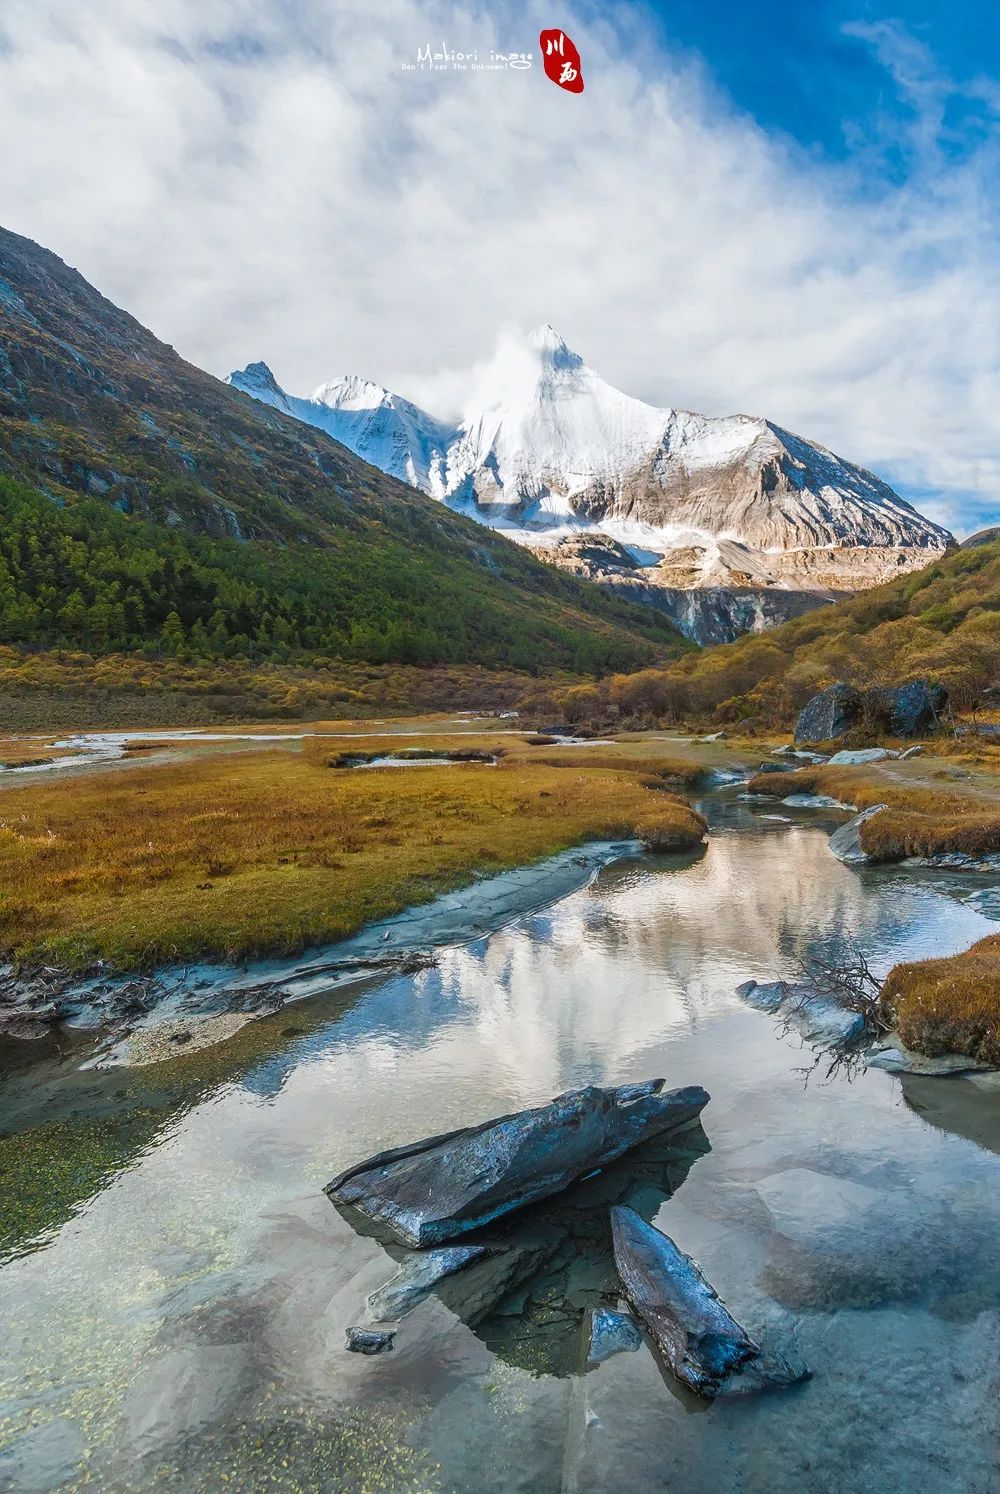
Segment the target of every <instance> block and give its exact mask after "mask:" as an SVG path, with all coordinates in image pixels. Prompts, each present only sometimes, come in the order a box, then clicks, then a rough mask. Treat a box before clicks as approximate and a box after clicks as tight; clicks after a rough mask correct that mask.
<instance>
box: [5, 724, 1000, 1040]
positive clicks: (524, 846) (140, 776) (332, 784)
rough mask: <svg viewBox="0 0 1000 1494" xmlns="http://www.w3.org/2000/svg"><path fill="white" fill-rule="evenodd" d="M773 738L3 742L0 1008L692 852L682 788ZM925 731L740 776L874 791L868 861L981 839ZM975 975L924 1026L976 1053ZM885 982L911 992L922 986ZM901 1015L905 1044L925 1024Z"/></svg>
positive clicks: (280, 949)
mask: <svg viewBox="0 0 1000 1494" xmlns="http://www.w3.org/2000/svg"><path fill="white" fill-rule="evenodd" d="M774 745H776V744H775V743H770V744H769V743H767V742H761V741H760V740H755V741H740V740H709V741H702V740H699V739H697V738H690V737H677V736H668V735H666V734H664V733H655V732H644V733H631V734H620V735H617V736H616V737H615V738H614V739H611V740H607V741H601V740H592V741H573V740H572V739H569V738H563V737H553V736H551V735H533V734H532V733H530V732H527V731H525V730H523V729H521V728H519V727H518V726H517V724H516V723H515V722H514V721H511V720H506V719H499V720H498V719H497V718H475V717H471V716H469V717H460V718H455V717H445V716H441V715H438V716H425V717H414V718H409V719H397V720H374V721H373V720H369V721H348V722H329V721H327V722H314V723H309V724H308V725H307V726H291V725H286V726H282V725H276V724H275V723H273V722H265V723H261V724H258V726H256V727H247V728H236V727H231V728H228V729H222V730H219V729H218V728H217V727H216V728H214V729H211V730H205V731H204V732H202V733H197V732H194V731H187V732H185V733H171V732H170V731H169V730H168V729H166V728H164V730H163V732H162V733H158V732H155V731H153V730H149V731H147V732H146V733H143V734H140V735H138V736H135V737H132V738H129V737H127V736H121V735H119V736H118V737H115V736H114V735H112V734H107V735H99V734H93V736H91V737H90V738H86V737H84V738H64V737H62V738H60V737H50V738H44V737H32V738H25V737H23V736H20V737H12V738H8V739H7V740H3V741H0V762H2V763H4V764H6V765H7V766H6V768H5V770H4V771H2V772H0V872H2V884H3V886H4V888H5V889H6V895H5V897H4V898H3V900H2V902H0V957H2V958H4V959H5V960H7V961H8V962H9V963H10V965H11V967H12V971H13V972H15V973H14V974H13V975H12V978H11V980H10V981H9V983H8V991H7V996H6V1000H7V1001H8V1003H9V1002H11V1001H12V1000H13V1001H14V1002H15V1003H20V1002H23V1000H24V998H23V994H21V993H22V992H23V984H24V982H25V981H28V982H29V983H30V982H32V981H34V982H36V983H37V982H41V985H40V986H38V985H37V984H36V997H35V1000H36V1004H40V1005H41V1006H42V1007H43V1009H45V1010H47V1011H48V1012H49V1014H50V1019H51V1014H52V1010H53V1008H52V1002H51V1000H49V1001H48V1002H47V1004H46V997H47V996H51V997H54V998H55V1000H56V1001H58V990H59V982H60V981H62V980H65V979H67V978H69V977H81V976H86V975H93V974H94V973H95V972H96V973H99V974H100V975H101V976H102V977H103V976H105V975H110V974H112V973H114V972H129V971H132V972H136V974H137V975H139V976H142V975H146V974H148V973H150V972H153V971H157V970H160V969H162V968H163V967H168V966H169V967H178V966H184V965H187V964H192V963H195V962H200V961H226V962H229V963H230V964H232V963H233V962H237V963H238V962H240V961H245V960H249V959H253V958H255V957H260V956H262V955H286V954H298V953H299V952H301V951H303V950H306V949H310V948H316V947H319V946H326V945H330V944H333V943H335V942H336V941H339V940H345V939H347V938H349V937H350V936H351V935H353V934H355V933H357V931H358V930H360V929H362V928H364V927H366V926H368V925H371V924H372V923H374V922H377V921H378V920H382V919H385V918H387V917H390V916H391V915H393V914H396V913H399V912H400V911H401V910H404V909H407V908H411V907H416V906H419V905H421V904H426V903H429V902H430V901H432V900H433V899H434V898H437V897H439V896H440V895H441V894H444V893H448V892H450V891H452V890H454V889H457V888H460V887H463V886H468V885H469V884H470V883H472V882H475V881H477V880H478V879H479V878H482V877H488V876H492V875H496V874H497V873H500V872H504V871H507V870H510V869H512V868H516V867H524V866H530V865H532V864H534V863H539V862H542V861H544V860H545V859H546V858H548V857H551V856H553V855H555V854H556V853H558V852H561V851H565V850H567V849H569V848H571V847H574V846H580V845H583V844H585V843H587V842H593V841H608V840H637V841H640V842H642V843H644V844H645V845H646V846H647V847H648V848H650V849H654V850H658V851H682V850H688V849H692V848H695V847H697V846H698V845H699V844H700V843H701V841H702V839H703V836H704V832H705V824H704V821H703V820H702V818H701V816H700V815H699V814H698V813H697V812H696V811H695V810H694V809H693V808H692V807H691V806H690V804H689V803H688V802H687V797H685V796H690V795H692V794H693V793H695V792H696V791H702V790H704V789H706V788H707V787H709V786H711V784H712V782H713V777H714V781H715V782H718V781H719V776H720V775H721V777H722V778H723V779H724V778H725V777H726V776H727V775H728V776H729V777H730V778H731V779H733V778H737V777H739V776H741V775H742V776H743V777H748V776H749V775H751V774H752V772H753V770H754V769H755V768H757V767H759V766H760V763H761V760H762V758H764V757H765V756H767V755H768V752H769V749H770V748H771V747H773V746H774ZM932 747H933V744H930V743H928V744H927V747H926V750H925V752H924V754H923V755H921V756H919V757H916V758H913V759H911V760H909V761H907V762H899V761H898V760H893V761H891V762H886V763H880V764H875V765H871V764H869V765H865V766H861V767H844V768H833V767H825V766H820V767H805V768H801V769H799V770H798V771H792V772H781V773H778V772H769V773H764V774H758V775H757V777H755V778H754V777H751V778H750V784H749V788H750V790H751V791H757V792H758V793H761V792H763V793H766V794H767V795H769V796H771V797H772V798H774V799H777V800H780V799H781V798H783V797H785V796H787V795H790V794H801V793H803V792H805V793H810V792H812V793H822V794H825V795H828V796H829V797H830V798H832V799H836V800H839V801H840V802H842V803H845V804H850V805H856V806H857V807H858V808H859V809H860V808H864V807H866V806H870V805H873V804H876V803H885V804H888V805H889V809H888V810H887V811H886V812H885V813H884V814H883V815H881V816H879V817H878V818H877V820H874V821H870V822H869V824H868V825H866V826H865V827H864V830H863V835H865V836H867V837H868V840H869V841H870V848H871V850H872V852H873V857H874V859H881V860H889V861H892V860H899V859H900V858H901V857H902V856H904V855H915V854H922V855H930V854H938V853H940V852H942V851H945V852H947V851H949V850H968V849H972V850H975V851H978V852H993V851H997V850H1000V810H998V805H1000V776H998V773H997V768H996V764H995V763H994V762H993V761H992V760H991V758H992V756H993V755H995V750H996V749H994V748H992V747H984V748H983V749H982V750H981V751H980V750H979V749H975V750H973V749H962V751H961V755H960V756H959V757H956V756H954V755H952V756H948V755H936V754H935V755H932ZM955 750H956V749H955V746H954V744H947V743H945V744H941V745H940V746H939V747H938V748H937V752H940V753H944V754H948V753H954V752H955ZM428 757H429V758H430V760H429V761H428V760H427V759H428ZM387 759H388V761H387ZM772 761H773V760H772ZM866 848H867V847H866ZM990 953H991V954H992V952H990ZM987 967H988V968H989V969H990V970H991V969H992V968H993V963H992V959H991V960H986V961H984V960H983V958H982V957H979V958H978V959H977V960H976V961H974V962H972V963H971V964H969V965H968V966H967V967H965V968H966V970H967V971H970V972H971V975H970V976H968V977H963V979H962V980H961V981H959V982H957V983H956V981H955V979H954V978H953V973H952V971H951V970H950V969H949V970H948V971H946V972H944V975H943V976H942V978H941V979H936V985H935V990H938V989H939V988H940V990H941V991H942V992H944V994H943V995H942V996H941V997H940V1002H942V1003H943V1004H944V1005H943V1009H942V1016H941V1021H940V1022H938V1024H937V1027H938V1037H940V1032H941V1031H942V1030H944V1031H947V1032H949V1033H950V1034H951V1039H950V1044H951V1046H953V1047H955V1048H956V1049H959V1050H960V1051H968V1052H971V1051H973V1050H972V1049H971V1048H970V1047H969V1046H968V1042H971V1041H972V1039H971V1038H965V1039H963V1036H962V1032H961V1030H960V1028H961V1023H962V1022H963V1020H965V1019H966V1016H971V1015H974V1017H975V1020H976V1022H977V1023H979V1028H977V1031H979V1030H980V1029H981V1028H982V1024H983V1021H984V1010H986V1009H987V1008H988V1010H986V1017H985V1020H986V1023H987V1026H988V1028H989V1032H990V1033H991V1034H995V1035H1000V1002H998V1001H997V999H996V994H995V987H990V990H991V991H992V993H993V994H992V995H991V994H989V992H987V993H986V994H985V995H984V994H983V990H981V989H980V987H981V986H982V972H983V971H984V970H986V969H987ZM972 976H974V977H975V982H976V986H975V990H974V991H973V990H972V989H971V988H970V979H971V978H972ZM935 978H936V977H935ZM46 982H48V983H49V984H48V985H46ZM895 986H896V988H897V989H898V990H899V991H902V990H904V989H905V990H906V991H917V992H918V994H917V995H916V996H914V997H913V998H912V999H913V1000H914V1001H923V1000H925V998H926V982H925V981H914V980H899V979H897V980H896V982H895ZM948 990H954V992H955V998H954V1002H953V1003H952V1004H951V1005H949V999H950V998H949V997H948V995H947V992H948ZM12 993H13V994H12ZM39 993H40V994H39ZM0 999H3V998H2V996H0ZM935 999H938V998H935ZM963 1014H965V1015H963ZM0 1015H2V1013H0ZM953 1019H954V1020H953ZM244 1020H245V1019H244ZM956 1024H957V1027H956ZM15 1026H16V1024H15ZM15 1026H11V1025H10V1024H8V1026H7V1030H8V1031H14V1030H15ZM908 1030H909V1031H910V1033H911V1035H912V1036H913V1037H914V1039H915V1041H914V1043H913V1046H918V1045H919V1041H920V1033H921V1031H922V1030H923V1029H921V1027H920V1025H919V1024H918V1023H914V1022H910V1023H909V1028H908ZM20 1035H22V1036H23V1035H24V1032H23V1031H21V1034H20ZM223 1035H225V1034H224V1033H220V1036H223ZM935 1041H937V1040H935ZM963 1041H965V1042H966V1046H965V1047H964V1048H963V1047H962V1043H963ZM976 1041H977V1042H979V1039H978V1038H977V1039H976ZM992 1042H993V1038H992V1037H991V1038H990V1043H989V1044H987V1046H988V1047H989V1048H990V1052H992V1051H993V1048H992V1046H990V1044H992ZM938 1046H940V1043H939V1042H938ZM981 1056H983V1057H985V1056H986V1052H985V1050H984V1051H983V1052H982V1053H981Z"/></svg>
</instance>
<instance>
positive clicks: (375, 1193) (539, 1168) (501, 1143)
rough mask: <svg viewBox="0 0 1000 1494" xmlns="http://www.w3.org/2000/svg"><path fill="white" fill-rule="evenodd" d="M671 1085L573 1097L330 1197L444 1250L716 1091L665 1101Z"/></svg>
mask: <svg viewBox="0 0 1000 1494" xmlns="http://www.w3.org/2000/svg"><path fill="white" fill-rule="evenodd" d="M663 1084H664V1081H663V1080H662V1079H650V1080H647V1081H646V1082H645V1083H643V1084H627V1085H622V1086H621V1087H620V1088H617V1089H600V1088H598V1087H597V1086H596V1085H588V1086H587V1088H585V1089H578V1090H571V1091H570V1092H569V1093H568V1094H564V1095H559V1096H558V1097H557V1098H556V1099H554V1100H552V1101H551V1102H550V1103H549V1104H548V1105H542V1106H540V1107H539V1108H538V1109H537V1110H522V1111H518V1112H517V1113H516V1114H514V1115H504V1116H500V1117H498V1118H497V1119H496V1120H491V1121H486V1122H485V1123H484V1124H483V1125H480V1126H471V1127H466V1128H463V1129H461V1130H458V1131H449V1132H447V1133H446V1134H444V1135H442V1136H429V1137H427V1138H426V1139H425V1140H423V1141H415V1142H411V1143H410V1144H409V1145H408V1146H401V1147H395V1148H393V1149H392V1150H390V1151H385V1152H379V1153H378V1154H377V1155H376V1156H374V1157H369V1158H368V1159H367V1160H366V1161H364V1162H359V1163H357V1164H356V1165H355V1166H353V1167H349V1168H348V1169H347V1170H346V1171H345V1172H342V1173H340V1174H339V1175H338V1176H337V1177H335V1178H334V1179H333V1180H332V1181H331V1182H330V1183H328V1184H327V1187H326V1192H327V1193H328V1194H329V1195H330V1197H331V1198H333V1199H334V1200H335V1201H336V1202H337V1203H339V1204H342V1205H348V1206H350V1207H353V1208H354V1209H357V1210H358V1211H359V1212H360V1213H361V1214H363V1215H365V1216H366V1217H367V1218H368V1219H370V1220H372V1221H373V1222H374V1223H375V1224H376V1225H377V1226H381V1227H383V1228H385V1229H387V1230H388V1231H390V1232H391V1233H392V1234H393V1235H395V1236H396V1237H398V1238H401V1239H402V1240H404V1241H405V1242H406V1243H407V1244H408V1245H415V1246H418V1247H421V1248H423V1247H427V1246H432V1245H440V1244H442V1243H443V1242H444V1241H446V1240H452V1239H455V1238H456V1237H457V1236H459V1235H463V1234H466V1233H468V1232H469V1231H470V1230H475V1229H479V1228H481V1227H482V1226H483V1225H485V1224H489V1223H490V1221H491V1220H494V1219H498V1218H500V1217H501V1216H502V1215H504V1214H508V1213H510V1212H511V1211H512V1210H514V1209H519V1208H521V1207H523V1206H524V1205H525V1204H529V1203H534V1202H535V1201H537V1200H538V1199H542V1198H548V1197H550V1196H551V1195H552V1194H554V1193H559V1192H561V1191H562V1190H563V1189H564V1188H566V1187H568V1185H569V1184H570V1183H572V1182H573V1181H574V1180H575V1179H576V1178H580V1177H583V1176H584V1175H585V1174H587V1173H591V1172H594V1171H595V1170H596V1169H599V1168H601V1167H603V1166H605V1165H606V1164H607V1163H608V1162H612V1161H614V1160H615V1158H616V1157H621V1156H623V1155H624V1153H625V1152H627V1151H629V1150H630V1149H631V1148H632V1147H634V1146H638V1145H639V1144H640V1142H643V1141H648V1140H650V1138H652V1137H654V1136H660V1135H663V1134H664V1133H665V1132H669V1131H675V1130H679V1129H681V1128H682V1127H685V1126H689V1125H691V1124H692V1122H694V1121H696V1120H697V1119H698V1116H699V1115H700V1114H701V1112H702V1110H703V1109H704V1107H705V1105H707V1103H708V1098H709V1096H708V1093H707V1091H706V1090H704V1089H702V1088H701V1086H700V1085H692V1086H690V1087H688V1088H686V1089H676V1090H669V1091H667V1092H665V1093H662V1092H661V1091H662V1090H663Z"/></svg>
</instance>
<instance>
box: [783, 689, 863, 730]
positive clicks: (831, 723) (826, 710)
mask: <svg viewBox="0 0 1000 1494" xmlns="http://www.w3.org/2000/svg"><path fill="white" fill-rule="evenodd" d="M862 710H863V702H862V699H861V695H860V694H859V692H858V691H857V690H855V688H854V686H853V685H845V684H836V685H831V686H830V688H829V689H828V690H823V691H821V692H820V694H819V695H814V696H813V697H812V699H811V700H809V701H807V702H806V704H805V706H804V707H803V709H802V711H801V712H800V714H799V719H798V721H797V722H796V724H795V741H796V743H799V742H832V741H833V740H834V739H835V738H836V737H842V736H845V735H846V734H847V732H849V731H850V729H851V727H852V726H856V725H857V723H858V722H859V721H860V720H861V713H862Z"/></svg>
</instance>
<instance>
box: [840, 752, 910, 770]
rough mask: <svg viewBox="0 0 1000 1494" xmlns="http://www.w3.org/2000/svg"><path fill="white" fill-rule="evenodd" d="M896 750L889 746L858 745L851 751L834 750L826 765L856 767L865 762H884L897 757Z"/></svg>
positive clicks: (861, 765)
mask: <svg viewBox="0 0 1000 1494" xmlns="http://www.w3.org/2000/svg"><path fill="white" fill-rule="evenodd" d="M898 756H899V753H898V752H893V751H892V749H891V748H890V747H859V748H857V750H856V751H853V752H846V751H845V752H835V753H834V754H833V756H832V757H831V759H830V761H829V763H828V764H827V766H828V767H831V768H858V767H863V766H864V764H865V763H884V762H887V761H888V759H889V758H891V757H898Z"/></svg>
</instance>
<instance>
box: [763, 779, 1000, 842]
mask: <svg viewBox="0 0 1000 1494" xmlns="http://www.w3.org/2000/svg"><path fill="white" fill-rule="evenodd" d="M747 788H748V789H749V791H750V792H751V793H759V794H770V795H774V796H775V797H777V798H785V797H787V796H788V795H789V794H829V795H830V797H831V798H834V799H839V800H840V801H841V802H842V803H845V804H856V805H857V807H858V809H870V808H872V806H873V805H875V804H885V805H887V806H888V808H886V809H885V810H883V812H882V813H881V814H877V815H873V816H872V818H871V819H870V820H866V821H865V823H864V824H863V825H862V826H861V831H860V838H861V849H862V850H863V851H864V852H865V855H866V856H870V857H871V858H872V860H873V861H884V862H892V861H902V860H904V859H905V858H906V857H907V856H939V855H944V854H946V853H947V852H949V851H964V852H965V853H966V855H969V856H984V855H988V854H989V853H991V852H994V851H1000V809H998V808H997V805H996V800H995V799H993V800H990V799H988V798H986V797H985V796H983V795H976V794H971V793H966V794H962V793H955V792H953V791H949V790H948V789H946V788H943V787H942V788H940V789H938V788H930V787H927V786H911V785H909V784H906V783H900V782H893V781H892V780H891V779H889V778H887V777H885V776H883V775H880V774H879V773H878V772H877V771H873V770H872V768H871V767H869V766H865V765H859V766H856V767H832V768H831V767H829V766H825V765H818V766H816V767H808V768H799V769H797V770H796V771H794V772H787V773H756V774H754V776H753V777H752V778H751V779H750V781H749V783H748V784H747Z"/></svg>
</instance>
